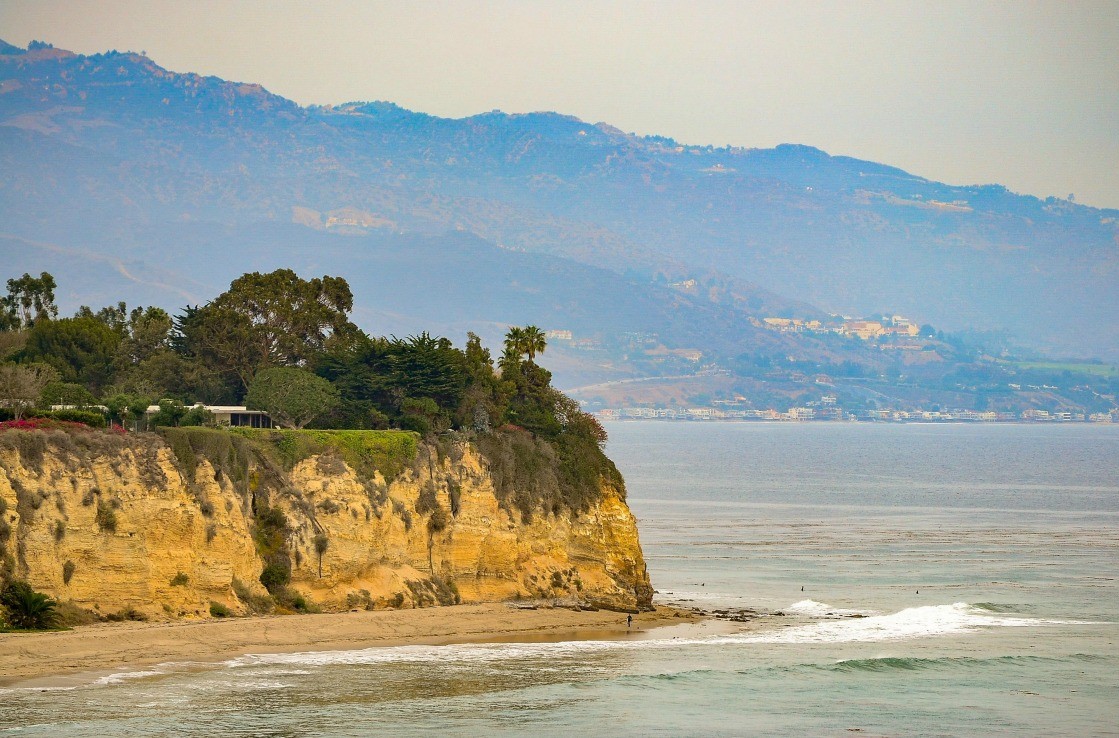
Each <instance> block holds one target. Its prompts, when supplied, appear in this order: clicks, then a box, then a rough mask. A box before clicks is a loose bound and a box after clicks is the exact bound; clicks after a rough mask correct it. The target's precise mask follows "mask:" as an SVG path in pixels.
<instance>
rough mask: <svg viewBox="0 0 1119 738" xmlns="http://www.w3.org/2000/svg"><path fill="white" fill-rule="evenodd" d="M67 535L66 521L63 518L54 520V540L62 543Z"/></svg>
mask: <svg viewBox="0 0 1119 738" xmlns="http://www.w3.org/2000/svg"><path fill="white" fill-rule="evenodd" d="M65 537H66V523H63V522H62V521H61V520H56V521H54V542H55V543H62V539H63V538H65Z"/></svg>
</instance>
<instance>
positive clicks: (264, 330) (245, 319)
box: [176, 269, 357, 389]
mask: <svg viewBox="0 0 1119 738" xmlns="http://www.w3.org/2000/svg"><path fill="white" fill-rule="evenodd" d="M352 309H353V295H352V294H351V292H350V286H349V285H348V284H347V283H346V280H345V279H343V278H341V277H329V276H325V277H323V278H321V279H311V280H304V279H301V278H300V277H299V276H298V275H297V274H296V273H295V272H293V271H292V270H290V269H278V270H276V271H274V272H271V273H269V274H261V273H259V272H253V273H251V274H245V275H243V276H241V277H238V278H237V279H235V280H234V281H233V282H232V283H231V284H230V285H229V290H228V291H226V292H224V293H222V294H221V295H219V296H218V297H217V299H215V300H214V301H213V302H211V303H209V304H207V305H205V306H203V307H200V308H188V309H187V311H186V312H185V313H184V315H183V316H180V317H179V318H178V320H177V321H176V327H177V329H178V331H179V333H180V334H181V335H180V340H179V343H180V346H181V348H183V349H184V350H185V352H187V353H189V354H192V355H195V356H197V357H199V358H200V359H201V360H203V361H204V362H206V363H207V364H208V365H210V366H211V367H213V368H215V369H217V370H219V371H222V372H228V373H230V374H232V375H233V376H235V377H236V378H237V380H238V381H239V382H240V383H241V385H242V387H243V388H246V389H247V388H248V387H249V385H250V384H251V383H252V381H253V377H254V376H255V375H256V373H257V372H258V371H260V370H261V369H264V368H267V367H270V366H305V365H307V364H308V362H310V361H311V360H312V359H314V358H316V357H317V356H318V355H319V354H321V353H322V352H323V351H324V350H326V348H327V347H328V345H329V344H330V343H331V340H332V339H334V338H338V339H339V340H347V339H348V338H349V337H350V336H351V335H353V334H355V333H356V330H357V329H356V327H355V326H354V325H353V324H352V323H350V321H349V318H348V317H347V316H348V314H349V312H350V310H352Z"/></svg>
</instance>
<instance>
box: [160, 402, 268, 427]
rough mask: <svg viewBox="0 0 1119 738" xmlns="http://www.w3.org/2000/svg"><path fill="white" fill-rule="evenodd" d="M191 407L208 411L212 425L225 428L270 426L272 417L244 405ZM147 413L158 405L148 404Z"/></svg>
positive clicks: (199, 404)
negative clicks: (211, 418)
mask: <svg viewBox="0 0 1119 738" xmlns="http://www.w3.org/2000/svg"><path fill="white" fill-rule="evenodd" d="M193 407H200V408H202V409H203V410H205V411H207V412H209V413H210V415H211V416H212V417H213V422H214V425H218V426H224V427H227V428H271V427H273V425H272V418H271V417H269V415H268V413H266V412H264V411H263V410H250V409H248V408H247V407H245V406H244V405H203V404H202V403H198V404H197V405H194V406H193ZM147 412H148V415H155V414H156V413H158V412H159V405H149V406H148V411H147Z"/></svg>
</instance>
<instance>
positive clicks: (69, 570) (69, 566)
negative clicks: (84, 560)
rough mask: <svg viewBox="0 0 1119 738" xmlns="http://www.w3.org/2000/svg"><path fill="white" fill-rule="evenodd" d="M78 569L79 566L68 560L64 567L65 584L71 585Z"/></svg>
mask: <svg viewBox="0 0 1119 738" xmlns="http://www.w3.org/2000/svg"><path fill="white" fill-rule="evenodd" d="M77 568H78V565H77V564H75V563H74V562H73V561H70V560H69V559H67V560H66V563H65V564H63V565H62V583H63V584H69V583H70V580H71V579H73V578H74V571H75V570H76V569H77Z"/></svg>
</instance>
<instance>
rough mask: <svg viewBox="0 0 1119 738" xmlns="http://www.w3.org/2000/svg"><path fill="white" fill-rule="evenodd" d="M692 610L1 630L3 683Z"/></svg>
mask: <svg viewBox="0 0 1119 738" xmlns="http://www.w3.org/2000/svg"><path fill="white" fill-rule="evenodd" d="M699 620H700V617H699V616H698V615H696V614H695V613H692V612H690V611H688V610H680V609H676V608H672V607H658V608H657V609H656V611H655V612H646V613H640V614H638V615H634V616H633V626H632V628H628V627H627V624H626V614H625V613H617V612H608V611H605V610H599V611H593V612H584V611H575V610H568V609H561V608H555V609H553V608H537V609H534V610H531V609H522V608H518V607H516V606H511V605H509V604H504V603H490V604H482V605H458V606H455V607H433V608H428V609H423V610H380V611H373V612H367V611H359V612H345V613H330V614H320V615H285V616H268V617H250V618H233V619H228V620H200V621H189V622H182V621H179V622H172V623H100V624H97V625H87V626H81V627H78V628H74V629H73V630H69V631H60V632H47V633H2V634H0V686H5V687H12V686H16V687H59V686H73V685H75V684H81V683H86V682H89V681H91V680H92V679H93V678H96V677H97V676H102V675H105V674H110V673H114V672H120V671H124V670H128V669H131V668H132V667H143V666H150V665H152V664H159V663H165V662H182V661H194V662H213V661H222V660H225V659H231V658H235V657H237V656H243V655H245V654H250V653H294V652H301V651H342V650H351V649H361V648H371V647H376V646H401V645H412V644H423V645H443V644H449V643H476V642H524V641H562V640H588V639H596V640H603V639H612V638H626V637H642V636H643V635H644V634H647V633H648V631H649V630H651V629H654V628H659V627H663V626H668V625H678V624H682V623H689V622H693V623H694V622H697V621H699Z"/></svg>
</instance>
